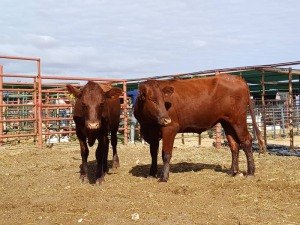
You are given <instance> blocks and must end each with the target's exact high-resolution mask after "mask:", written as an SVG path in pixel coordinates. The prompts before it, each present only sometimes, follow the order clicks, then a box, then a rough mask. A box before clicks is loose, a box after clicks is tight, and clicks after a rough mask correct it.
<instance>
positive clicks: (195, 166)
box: [129, 162, 229, 177]
mask: <svg viewBox="0 0 300 225" xmlns="http://www.w3.org/2000/svg"><path fill="white" fill-rule="evenodd" d="M150 166H151V165H150V164H145V165H136V166H134V167H132V169H131V170H130V171H129V173H131V174H132V175H133V176H136V177H147V176H148V174H149V171H150ZM157 169H158V173H160V171H162V165H158V166H157ZM204 169H208V170H214V171H216V172H221V173H228V172H229V169H224V168H222V166H220V165H216V164H205V163H190V162H180V163H175V164H172V163H171V164H170V172H171V173H187V172H192V171H194V172H198V171H201V170H204Z"/></svg>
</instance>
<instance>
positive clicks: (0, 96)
mask: <svg viewBox="0 0 300 225" xmlns="http://www.w3.org/2000/svg"><path fill="white" fill-rule="evenodd" d="M2 74H3V66H2V65H0V88H1V89H3V76H2ZM2 104H3V91H0V105H2ZM2 110H3V107H2V106H1V107H0V119H2V118H3V112H2ZM0 135H1V137H0V146H2V144H3V138H2V136H3V122H0Z"/></svg>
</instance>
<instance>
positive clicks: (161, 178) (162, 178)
mask: <svg viewBox="0 0 300 225" xmlns="http://www.w3.org/2000/svg"><path fill="white" fill-rule="evenodd" d="M167 181H168V178H165V177H160V178H159V179H158V182H167Z"/></svg>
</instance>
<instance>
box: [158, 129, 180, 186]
mask: <svg viewBox="0 0 300 225" xmlns="http://www.w3.org/2000/svg"><path fill="white" fill-rule="evenodd" d="M162 133H163V146H162V160H163V170H162V173H161V176H160V179H159V181H160V182H167V181H168V178H169V172H170V161H171V158H172V151H173V145H174V140H175V136H176V133H177V132H176V131H174V130H173V129H162Z"/></svg>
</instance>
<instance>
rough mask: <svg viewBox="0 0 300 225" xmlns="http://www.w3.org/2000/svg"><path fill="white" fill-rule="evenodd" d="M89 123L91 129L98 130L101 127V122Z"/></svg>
mask: <svg viewBox="0 0 300 225" xmlns="http://www.w3.org/2000/svg"><path fill="white" fill-rule="evenodd" d="M87 125H88V128H89V129H91V130H96V129H99V127H100V124H99V122H89V123H88V124H87Z"/></svg>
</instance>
